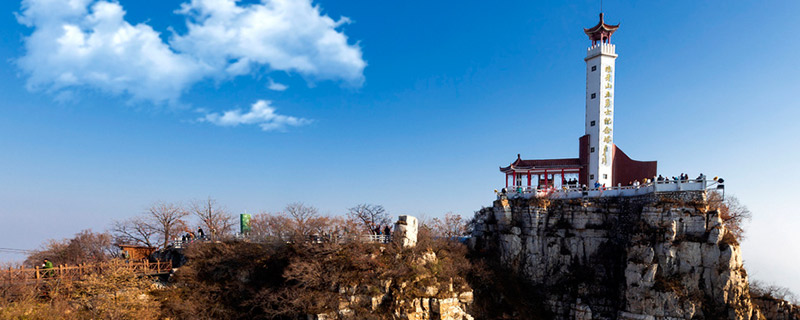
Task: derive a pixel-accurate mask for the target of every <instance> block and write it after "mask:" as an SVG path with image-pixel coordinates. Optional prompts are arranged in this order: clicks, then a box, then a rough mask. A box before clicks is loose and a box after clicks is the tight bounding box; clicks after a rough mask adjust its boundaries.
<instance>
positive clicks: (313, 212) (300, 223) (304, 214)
mask: <svg viewBox="0 0 800 320" xmlns="http://www.w3.org/2000/svg"><path fill="white" fill-rule="evenodd" d="M286 214H287V215H288V216H289V218H291V220H292V226H293V229H294V233H295V235H299V236H307V235H310V234H311V233H312V230H314V229H319V228H320V226H319V225H320V224H321V221H320V216H319V210H317V208H314V207H312V206H307V205H305V204H303V203H302V202H295V203H290V204H288V205H287V206H286Z"/></svg>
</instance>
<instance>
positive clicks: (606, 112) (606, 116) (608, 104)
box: [600, 66, 614, 165]
mask: <svg viewBox="0 0 800 320" xmlns="http://www.w3.org/2000/svg"><path fill="white" fill-rule="evenodd" d="M613 71H614V70H613V69H612V68H611V66H606V67H605V69H604V70H603V72H604V73H605V76H603V80H604V84H605V85H604V86H603V89H605V94H603V93H602V92H601V96H602V97H603V99H605V101H604V102H603V110H602V111H603V122H602V125H603V126H604V128H603V129H602V130H601V131H600V132H602V134H603V139H602V141H603V148H602V150H603V155H602V158H601V163H602V164H603V165H608V158H609V154H608V153H609V151H610V150H611V146H610V144H611V142H612V141H613V140H612V138H611V131H612V129H611V124H612V121H613V120H612V119H614V117H613V116H612V113H613V109H614V101H613V98H614V97H613V94H612V93H611V92H612V90H613V89H614V85H613V83H614V81H613V78H612V77H613V75H612V74H613Z"/></svg>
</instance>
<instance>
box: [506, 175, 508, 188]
mask: <svg viewBox="0 0 800 320" xmlns="http://www.w3.org/2000/svg"><path fill="white" fill-rule="evenodd" d="M506 189H508V172H506Z"/></svg>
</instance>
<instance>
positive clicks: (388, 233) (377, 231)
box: [372, 225, 392, 236]
mask: <svg viewBox="0 0 800 320" xmlns="http://www.w3.org/2000/svg"><path fill="white" fill-rule="evenodd" d="M372 234H373V235H376V236H391V235H392V229H391V228H389V225H386V226H384V227H383V229H381V225H377V226H376V227H375V228H374V229H372Z"/></svg>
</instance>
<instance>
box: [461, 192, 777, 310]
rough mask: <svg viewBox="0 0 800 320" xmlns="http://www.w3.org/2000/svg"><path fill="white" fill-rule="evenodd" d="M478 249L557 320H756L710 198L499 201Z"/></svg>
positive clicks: (480, 228) (481, 220)
mask: <svg viewBox="0 0 800 320" xmlns="http://www.w3.org/2000/svg"><path fill="white" fill-rule="evenodd" d="M470 245H471V247H472V249H473V250H476V251H478V252H484V253H490V254H494V257H495V259H496V261H498V262H499V265H501V266H502V267H503V268H506V269H508V271H509V272H512V273H514V274H515V275H517V276H519V277H521V278H523V279H525V280H526V281H527V282H529V285H530V286H533V287H535V288H536V289H537V290H538V291H539V292H541V293H542V295H541V299H542V300H543V301H541V303H542V305H543V306H544V308H545V309H546V310H547V311H549V312H550V313H551V314H552V315H553V317H554V318H555V319H626V320H627V319H630V320H634V319H636V320H639V319H759V318H761V317H762V316H761V314H760V312H759V310H758V308H757V307H754V305H753V303H752V302H751V299H750V296H749V292H748V280H747V273H746V272H745V270H744V268H743V267H742V257H741V253H740V251H739V246H738V244H737V243H736V241H735V239H734V238H733V237H732V236H731V235H730V234H728V233H727V232H726V230H725V227H724V226H723V224H722V220H721V219H720V217H719V214H718V212H716V211H710V210H709V207H708V204H707V202H706V194H705V193H704V192H676V193H666V194H661V193H660V194H652V195H648V196H641V197H628V198H624V197H613V198H612V197H608V198H586V199H573V200H548V199H545V198H534V199H506V198H504V197H503V198H501V199H498V200H497V201H495V202H494V205H493V206H492V207H490V208H484V209H482V210H481V211H479V212H478V213H476V217H475V228H474V231H473V238H472V240H471V243H470Z"/></svg>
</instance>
